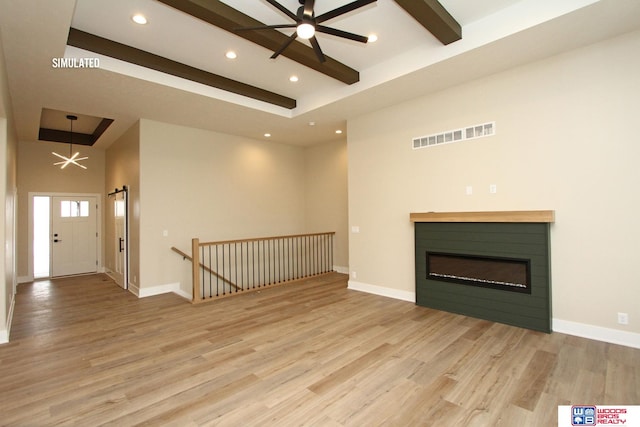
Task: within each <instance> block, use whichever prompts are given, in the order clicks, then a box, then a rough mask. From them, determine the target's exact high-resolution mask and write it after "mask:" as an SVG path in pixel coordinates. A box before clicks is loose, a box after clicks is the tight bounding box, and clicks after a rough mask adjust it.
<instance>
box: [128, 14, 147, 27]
mask: <svg viewBox="0 0 640 427" xmlns="http://www.w3.org/2000/svg"><path fill="white" fill-rule="evenodd" d="M131 19H132V20H133V22H135V23H136V24H140V25H144V24H146V23H147V18H145V17H144V15H142V14H140V13H138V14H135V15H133V16H132V17H131Z"/></svg>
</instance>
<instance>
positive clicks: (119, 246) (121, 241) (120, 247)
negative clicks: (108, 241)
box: [118, 237, 124, 252]
mask: <svg viewBox="0 0 640 427" xmlns="http://www.w3.org/2000/svg"><path fill="white" fill-rule="evenodd" d="M123 243H124V239H123V238H122V237H119V238H118V250H119V252H122V251H124V248H123V247H122V244H123Z"/></svg>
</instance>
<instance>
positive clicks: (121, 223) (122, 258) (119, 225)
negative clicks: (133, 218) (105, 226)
mask: <svg viewBox="0 0 640 427" xmlns="http://www.w3.org/2000/svg"><path fill="white" fill-rule="evenodd" d="M113 197H114V201H113V220H114V231H115V232H114V251H115V254H114V266H113V271H112V275H113V279H114V280H115V282H116V283H117V284H118V285H120V287H122V288H123V289H127V270H126V269H127V192H126V191H119V192H117V193H115V194H114V195H113Z"/></svg>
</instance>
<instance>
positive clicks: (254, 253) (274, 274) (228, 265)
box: [171, 233, 335, 302]
mask: <svg viewBox="0 0 640 427" xmlns="http://www.w3.org/2000/svg"><path fill="white" fill-rule="evenodd" d="M334 235H335V233H313V234H297V235H291V236H278V237H269V238H257V239H244V240H230V241H222V242H210V243H200V241H199V239H193V240H192V248H191V252H192V256H191V257H189V255H188V254H185V253H184V252H182V251H180V250H178V249H176V248H171V249H173V250H174V251H175V252H178V253H179V254H181V255H182V256H183V258H185V259H187V258H189V260H190V261H192V265H193V268H192V279H193V280H192V283H193V284H194V287H193V300H192V301H193V302H199V301H203V300H207V299H214V298H217V297H224V296H227V295H232V294H237V293H242V292H245V291H250V290H253V289H259V288H261V287H268V286H271V285H280V284H284V283H288V282H292V281H296V280H300V279H303V278H306V277H311V276H316V275H320V274H326V273H328V272H331V271H333V256H334V252H333V241H334ZM205 273H208V274H209V276H208V278H207V277H206V276H205ZM213 276H215V279H214V277H213ZM214 281H215V293H214V292H213V288H214ZM207 285H208V291H207Z"/></svg>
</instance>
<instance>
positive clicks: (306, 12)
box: [303, 0, 315, 19]
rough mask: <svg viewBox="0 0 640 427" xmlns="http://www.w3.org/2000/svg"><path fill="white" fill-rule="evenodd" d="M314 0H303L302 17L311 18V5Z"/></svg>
mask: <svg viewBox="0 0 640 427" xmlns="http://www.w3.org/2000/svg"><path fill="white" fill-rule="evenodd" d="M314 3H315V0H305V2H304V15H303V16H304V17H305V18H307V19H311V18H313V5H314Z"/></svg>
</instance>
